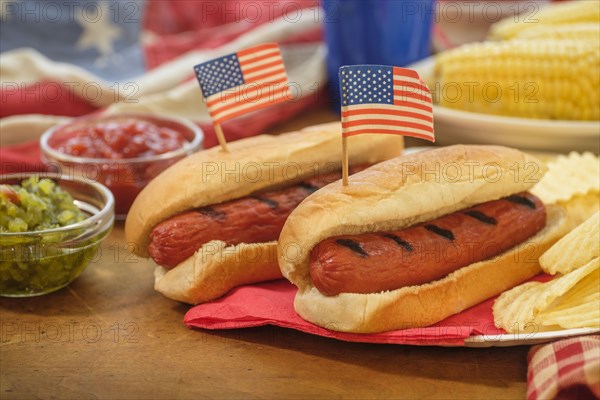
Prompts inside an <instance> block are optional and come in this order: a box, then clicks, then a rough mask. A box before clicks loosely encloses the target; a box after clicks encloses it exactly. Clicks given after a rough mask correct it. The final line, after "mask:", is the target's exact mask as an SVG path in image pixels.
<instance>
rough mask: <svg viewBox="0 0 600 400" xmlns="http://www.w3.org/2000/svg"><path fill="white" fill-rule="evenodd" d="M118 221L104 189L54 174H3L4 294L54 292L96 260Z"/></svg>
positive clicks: (0, 282)
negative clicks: (115, 222) (104, 241)
mask: <svg viewBox="0 0 600 400" xmlns="http://www.w3.org/2000/svg"><path fill="white" fill-rule="evenodd" d="M113 223H114V198H113V195H112V193H111V192H110V190H108V189H107V188H106V187H104V186H103V185H101V184H99V183H97V182H93V181H90V180H85V179H83V178H80V177H68V176H61V175H57V174H52V173H19V174H7V175H0V296H5V297H29V296H38V295H42V294H46V293H51V292H54V291H56V290H58V289H61V288H63V287H65V286H67V285H68V284H69V283H71V282H72V281H73V280H75V279H76V278H77V277H78V276H79V274H81V272H82V271H83V270H84V269H85V268H86V267H87V266H88V265H89V264H90V263H91V262H94V261H95V260H97V258H98V256H99V254H98V249H99V248H100V243H101V242H102V240H103V239H104V238H106V236H108V234H109V233H110V231H111V229H112V226H113Z"/></svg>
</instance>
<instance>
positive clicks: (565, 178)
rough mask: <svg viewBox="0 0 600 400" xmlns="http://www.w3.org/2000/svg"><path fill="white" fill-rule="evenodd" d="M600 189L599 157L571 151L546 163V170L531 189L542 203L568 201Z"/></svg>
mask: <svg viewBox="0 0 600 400" xmlns="http://www.w3.org/2000/svg"><path fill="white" fill-rule="evenodd" d="M598 191H600V159H599V158H598V157H597V156H595V155H594V154H592V153H590V152H585V153H583V154H579V153H576V152H571V153H569V155H567V156H563V155H560V156H558V157H557V158H556V159H555V160H554V161H551V162H549V163H548V172H546V174H545V175H544V177H543V178H542V180H541V181H540V182H538V183H537V184H536V185H535V186H534V187H533V188H532V190H531V192H532V193H533V194H535V195H536V196H537V197H539V198H540V199H541V200H542V201H543V202H544V204H555V203H557V202H559V201H568V200H570V199H571V198H573V197H574V196H576V195H585V194H587V193H589V192H598Z"/></svg>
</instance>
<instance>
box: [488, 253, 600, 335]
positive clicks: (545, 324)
mask: <svg viewBox="0 0 600 400" xmlns="http://www.w3.org/2000/svg"><path fill="white" fill-rule="evenodd" d="M599 300H600V258H598V257H596V258H594V259H593V260H592V261H590V262H589V263H587V264H586V265H585V266H583V267H581V268H579V269H576V270H574V271H572V272H569V273H568V274H566V275H563V276H560V277H557V278H556V279H554V280H552V281H549V282H546V283H539V282H528V283H525V284H523V285H519V286H517V287H515V288H513V289H511V290H508V291H506V292H504V293H503V294H502V295H500V297H499V298H498V299H497V300H496V302H495V303H494V306H493V313H494V322H495V324H496V326H498V327H499V328H503V329H504V330H506V331H507V332H510V333H524V332H531V331H534V332H538V331H548V330H555V329H571V328H584V327H585V328H598V327H600V307H598V301H599Z"/></svg>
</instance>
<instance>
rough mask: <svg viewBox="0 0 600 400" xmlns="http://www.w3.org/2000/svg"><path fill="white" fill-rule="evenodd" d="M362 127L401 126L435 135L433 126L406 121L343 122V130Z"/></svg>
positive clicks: (366, 120)
mask: <svg viewBox="0 0 600 400" xmlns="http://www.w3.org/2000/svg"><path fill="white" fill-rule="evenodd" d="M362 125H388V126H400V127H404V128H413V129H420V130H423V131H427V132H431V133H433V126H431V125H423V124H419V123H416V122H409V121H404V120H400V121H393V120H389V119H376V118H369V119H360V120H357V121H342V128H355V127H357V126H362Z"/></svg>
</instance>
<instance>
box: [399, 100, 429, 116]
mask: <svg viewBox="0 0 600 400" xmlns="http://www.w3.org/2000/svg"><path fill="white" fill-rule="evenodd" d="M394 105H395V106H400V107H408V108H417V109H419V110H422V111H426V112H429V113H430V112H432V108H431V104H417V103H413V102H411V101H402V100H396V101H394Z"/></svg>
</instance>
